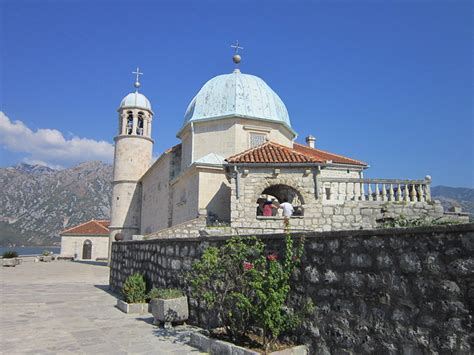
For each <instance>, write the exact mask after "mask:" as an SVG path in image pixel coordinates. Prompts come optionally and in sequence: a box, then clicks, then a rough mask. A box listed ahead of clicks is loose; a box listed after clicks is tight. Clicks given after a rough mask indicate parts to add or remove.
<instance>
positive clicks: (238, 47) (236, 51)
mask: <svg viewBox="0 0 474 355" xmlns="http://www.w3.org/2000/svg"><path fill="white" fill-rule="evenodd" d="M231 48H234V49H235V54H238V53H239V49H244V47H240V46H239V40H236V41H235V44H232V45H231Z"/></svg>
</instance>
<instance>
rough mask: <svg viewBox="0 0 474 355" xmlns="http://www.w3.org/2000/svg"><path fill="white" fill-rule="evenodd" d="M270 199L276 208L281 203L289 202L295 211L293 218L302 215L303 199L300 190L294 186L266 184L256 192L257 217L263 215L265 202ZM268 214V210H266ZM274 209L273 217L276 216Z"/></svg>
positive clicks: (274, 209)
mask: <svg viewBox="0 0 474 355" xmlns="http://www.w3.org/2000/svg"><path fill="white" fill-rule="evenodd" d="M268 199H272V200H274V202H273V203H272V205H274V206H275V207H278V206H279V204H280V203H282V202H285V201H286V202H289V203H291V204H292V205H293V208H294V209H295V212H294V215H295V216H302V215H304V205H305V198H304V197H303V194H302V193H301V191H300V190H298V189H297V188H295V187H294V186H291V185H288V184H281V183H273V184H267V186H265V187H264V189H263V190H260V191H258V197H257V200H256V203H257V216H261V215H264V214H265V212H264V205H266V200H268ZM267 212H268V210H267ZM276 212H277V210H276V208H273V215H274V216H275V215H276Z"/></svg>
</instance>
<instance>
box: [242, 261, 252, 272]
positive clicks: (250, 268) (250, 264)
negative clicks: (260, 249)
mask: <svg viewBox="0 0 474 355" xmlns="http://www.w3.org/2000/svg"><path fill="white" fill-rule="evenodd" d="M243 266H244V270H252V269H253V264H252V263H249V262H248V261H244V264H243Z"/></svg>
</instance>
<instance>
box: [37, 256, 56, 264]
mask: <svg viewBox="0 0 474 355" xmlns="http://www.w3.org/2000/svg"><path fill="white" fill-rule="evenodd" d="M40 260H41V261H44V262H47V263H49V262H51V261H53V256H52V255H42V256H40Z"/></svg>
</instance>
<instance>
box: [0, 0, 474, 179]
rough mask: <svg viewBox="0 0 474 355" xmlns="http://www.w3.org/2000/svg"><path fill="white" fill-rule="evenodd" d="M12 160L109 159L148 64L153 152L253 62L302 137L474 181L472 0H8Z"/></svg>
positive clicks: (381, 172)
mask: <svg viewBox="0 0 474 355" xmlns="http://www.w3.org/2000/svg"><path fill="white" fill-rule="evenodd" d="M0 6H1V33H2V35H1V36H0V46H1V48H0V53H1V55H0V61H1V62H0V64H1V83H2V85H1V88H0V90H1V91H0V110H1V111H3V114H2V115H0V124H1V126H0V146H1V148H0V166H9V165H13V164H17V163H18V162H21V161H26V162H45V163H47V164H49V165H52V166H71V165H74V164H77V163H78V162H80V161H82V160H89V159H102V160H106V161H107V160H109V161H110V159H111V154H112V153H111V152H112V150H111V149H112V148H111V144H112V143H113V136H114V135H115V133H116V130H117V113H116V109H117V107H118V104H119V103H120V100H121V99H122V97H123V96H125V95H126V94H127V93H128V92H130V91H132V90H133V86H132V84H133V79H134V78H133V75H132V74H131V72H132V71H133V70H134V68H135V67H136V66H137V65H139V66H140V68H141V70H142V71H143V72H144V73H145V75H144V76H143V78H142V92H143V93H144V94H145V95H147V97H148V98H149V99H150V101H151V102H152V105H153V108H154V111H155V113H156V115H155V119H154V123H153V132H154V133H153V138H154V139H155V147H154V154H155V156H156V155H158V154H160V153H161V152H162V151H163V150H165V149H166V148H168V147H169V146H171V145H173V144H175V143H177V139H176V138H175V134H176V132H177V131H178V130H179V128H180V127H181V125H182V121H183V115H184V111H185V110H186V107H187V105H188V103H189V101H190V100H191V99H192V98H193V96H194V95H195V94H196V92H197V91H198V90H199V88H200V87H201V86H202V85H203V84H204V83H205V82H206V81H207V80H209V79H210V78H212V77H213V76H216V75H218V74H222V73H228V72H231V71H232V69H233V64H232V61H231V57H232V50H231V48H230V44H232V42H234V41H235V40H236V39H239V41H240V42H241V44H242V46H243V47H244V51H243V52H242V57H243V62H242V65H241V70H242V71H243V72H245V73H250V74H254V75H257V76H260V77H261V78H263V79H264V80H265V81H266V82H267V83H268V84H269V85H270V86H271V87H272V88H273V89H274V90H275V91H276V92H277V93H278V94H279V96H280V97H281V98H282V99H283V101H284V102H285V104H286V106H287V108H288V111H289V114H290V119H291V121H292V125H293V128H294V129H295V130H296V131H297V132H298V133H299V137H298V141H300V142H302V141H303V140H304V137H305V136H306V135H308V134H310V133H311V134H313V135H314V136H316V137H317V146H318V147H320V148H321V149H325V150H329V151H332V152H335V153H339V154H344V155H347V156H350V157H353V158H356V159H360V160H364V161H367V162H368V163H369V164H370V165H371V168H370V169H369V170H368V171H367V173H366V176H370V177H383V178H422V177H424V176H425V175H426V174H431V175H432V176H433V180H434V181H433V183H434V185H440V184H443V185H450V186H467V187H473V186H474V166H473V164H474V163H473V160H474V159H473V158H474V148H473V135H474V133H473V131H474V129H473V83H474V79H473V47H472V46H473V10H474V9H473V3H472V2H471V1H456V0H453V1H447V0H446V1H403V0H400V1H382V0H379V1H377V0H372V1H357V2H355V1H312V2H302V1H294V2H290V1H285V2H283V1H280V2H279V1H272V2H270V1H258V2H257V1H240V2H239V1H173V2H171V1H169V2H164V1H145V2H143V1H126V2H125V1H100V0H98V1H47V0H43V1H39V0H38V1H22V0H15V1H5V0H4V1H3V2H2V3H1V5H0Z"/></svg>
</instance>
